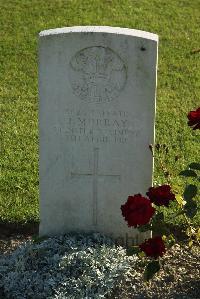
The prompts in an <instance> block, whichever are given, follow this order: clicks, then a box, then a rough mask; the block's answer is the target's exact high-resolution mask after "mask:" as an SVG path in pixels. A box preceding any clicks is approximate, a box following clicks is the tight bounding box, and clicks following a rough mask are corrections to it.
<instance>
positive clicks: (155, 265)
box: [144, 260, 160, 281]
mask: <svg viewBox="0 0 200 299" xmlns="http://www.w3.org/2000/svg"><path fill="white" fill-rule="evenodd" d="M158 271H160V262H159V260H155V261H151V262H149V263H148V264H147V266H146V268H145V271H144V279H145V280H146V281H149V280H150V279H152V278H153V276H154V275H155V274H156V273H157V272H158Z"/></svg>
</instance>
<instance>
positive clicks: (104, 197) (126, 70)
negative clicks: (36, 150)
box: [39, 26, 158, 243]
mask: <svg viewBox="0 0 200 299" xmlns="http://www.w3.org/2000/svg"><path fill="white" fill-rule="evenodd" d="M157 45H158V36H157V35H155V34H152V33H148V32H144V31H138V30H133V29H124V28H113V27H96V26H83V27H69V28H61V29H51V30H46V31H42V32H41V33H40V51H39V56H40V58H39V59H40V65H39V97H40V219H41V223H40V235H54V234H61V233H65V232H70V231H83V232H91V231H99V232H102V233H104V234H106V235H108V236H112V237H113V238H115V239H118V238H121V240H122V242H124V241H123V240H125V239H128V240H130V239H131V238H134V239H135V242H136V243H137V242H138V240H139V239H140V234H138V232H137V230H134V229H133V228H128V226H127V224H126V222H125V221H124V218H123V217H122V215H121V210H120V206H121V205H122V204H124V203H125V201H126V199H127V197H128V195H133V194H136V193H141V194H143V195H145V193H146V191H147V189H148V188H149V187H150V186H151V184H152V171H153V157H152V154H151V151H150V150H149V144H152V143H153V142H154V116H155V90H156V66H157ZM143 237H144V236H143Z"/></svg>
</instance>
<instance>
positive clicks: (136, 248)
mask: <svg viewBox="0 0 200 299" xmlns="http://www.w3.org/2000/svg"><path fill="white" fill-rule="evenodd" d="M139 252H140V248H139V246H131V247H129V248H127V250H126V254H127V255H128V256H131V255H133V254H138V253H139Z"/></svg>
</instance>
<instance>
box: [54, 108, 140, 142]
mask: <svg viewBox="0 0 200 299" xmlns="http://www.w3.org/2000/svg"><path fill="white" fill-rule="evenodd" d="M64 115H65V117H64V123H63V124H62V125H61V124H60V125H59V127H58V126H57V127H55V129H56V131H58V132H60V133H62V134H63V135H64V136H65V138H67V140H68V141H70V142H74V143H77V142H86V143H120V144H125V143H128V141H129V138H130V137H135V136H137V135H138V132H139V130H140V123H139V122H138V121H136V119H135V118H134V117H133V116H132V115H131V114H130V113H129V112H128V111H119V110H109V111H105V110H102V109H95V110H93V109H91V110H90V111H88V110H86V109H76V108H74V109H66V110H65V111H64Z"/></svg>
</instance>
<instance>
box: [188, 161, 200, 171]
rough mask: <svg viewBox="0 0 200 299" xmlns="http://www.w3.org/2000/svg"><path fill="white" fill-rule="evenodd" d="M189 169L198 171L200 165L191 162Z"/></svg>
mask: <svg viewBox="0 0 200 299" xmlns="http://www.w3.org/2000/svg"><path fill="white" fill-rule="evenodd" d="M189 168H190V169H195V170H200V163H196V162H193V163H191V164H189Z"/></svg>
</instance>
